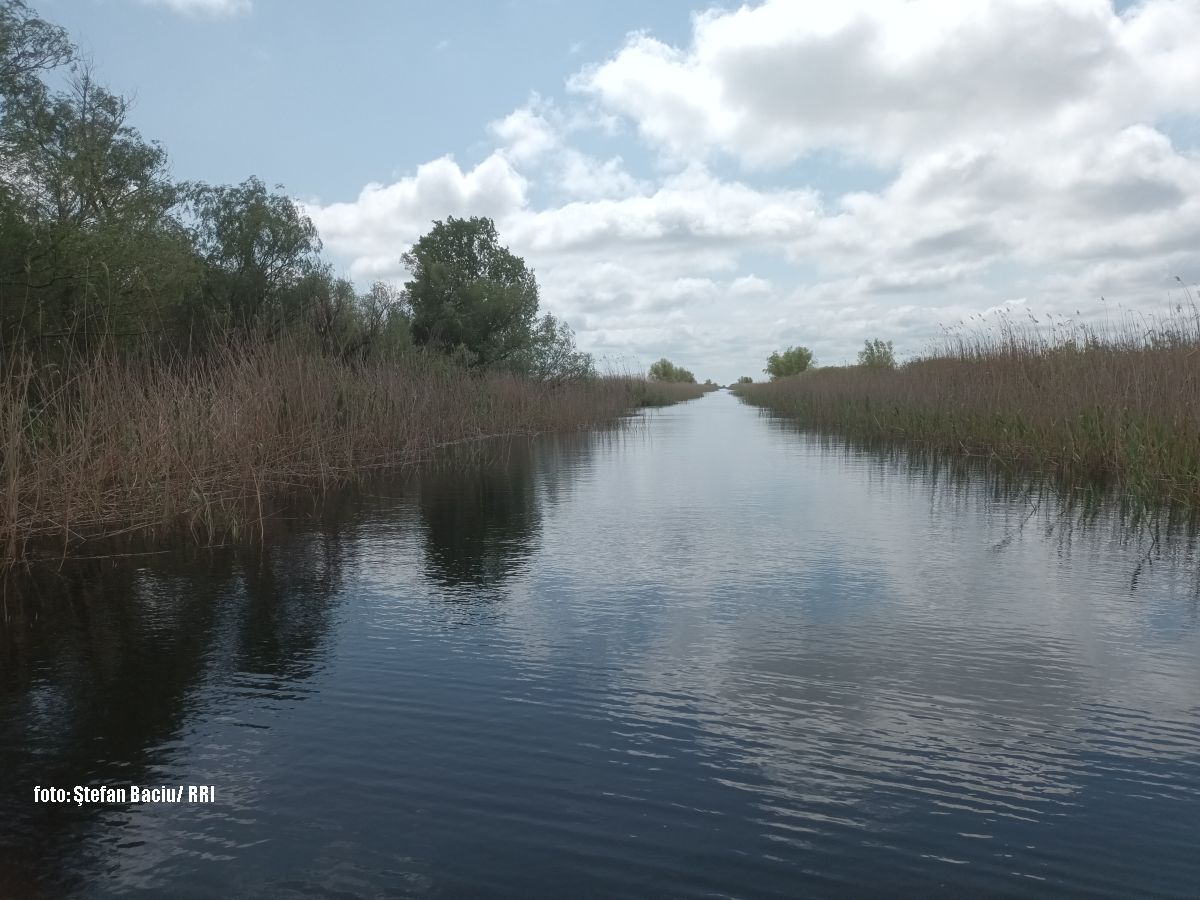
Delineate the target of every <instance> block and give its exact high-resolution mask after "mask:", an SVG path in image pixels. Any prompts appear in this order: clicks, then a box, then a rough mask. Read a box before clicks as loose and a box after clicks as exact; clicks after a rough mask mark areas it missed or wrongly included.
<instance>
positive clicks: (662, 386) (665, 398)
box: [631, 378, 718, 406]
mask: <svg viewBox="0 0 1200 900" xmlns="http://www.w3.org/2000/svg"><path fill="white" fill-rule="evenodd" d="M631 383H632V384H633V385H634V395H635V398H636V402H637V405H638V406H670V405H671V404H673V403H683V402H685V401H688V400H697V399H699V398H700V397H703V396H704V395H705V394H707V393H708V392H709V391H715V390H717V389H718V388H717V386H716V385H715V384H695V383H693V382H684V381H659V380H658V379H655V378H637V379H633V380H632V382H631Z"/></svg>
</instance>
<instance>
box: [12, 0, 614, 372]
mask: <svg viewBox="0 0 1200 900" xmlns="http://www.w3.org/2000/svg"><path fill="white" fill-rule="evenodd" d="M51 82H53V83H54V84H55V85H63V86H62V87H53V86H51ZM402 249H403V248H397V250H398V257H400V258H401V259H402V261H403V263H404V264H405V265H406V266H407V268H408V271H409V274H410V280H409V281H408V282H407V283H406V284H405V286H404V288H403V289H400V288H397V287H396V286H393V285H391V284H388V283H384V282H378V283H376V284H374V285H372V286H371V287H370V288H368V289H366V290H359V289H357V288H356V287H355V285H354V284H353V283H351V282H350V281H349V280H348V279H345V278H342V277H339V276H338V275H336V274H335V272H334V270H333V268H332V266H331V265H329V264H328V263H327V262H325V261H323V260H322V258H321V250H322V246H321V240H320V236H319V235H318V233H317V229H316V227H315V226H314V224H313V222H312V221H311V220H310V219H309V218H308V217H307V216H305V215H304V213H303V211H302V210H301V208H300V207H299V206H298V205H297V204H296V203H295V202H294V201H293V200H292V199H291V198H290V197H289V196H287V195H286V193H284V191H283V189H282V187H279V186H277V187H275V188H269V187H268V186H267V184H266V183H264V182H263V181H262V180H261V179H259V178H257V177H250V178H248V179H247V180H246V181H244V182H242V183H241V184H237V185H210V184H204V183H199V182H186V181H176V180H174V179H173V178H172V177H171V172H170V167H169V161H168V157H167V153H166V150H165V149H164V148H163V147H162V146H161V144H159V143H158V142H156V141H153V140H148V139H146V138H145V137H143V136H142V134H141V133H140V132H139V131H138V130H137V129H136V128H135V127H133V125H132V124H130V121H129V102H128V101H127V100H126V99H125V98H123V97H120V96H118V95H116V94H113V93H111V92H110V91H108V90H107V89H106V88H105V87H104V86H103V85H102V84H100V83H99V81H98V80H97V77H96V74H95V71H94V70H93V68H92V66H91V65H90V64H89V63H87V62H85V61H83V60H82V59H81V58H80V56H79V54H78V52H77V49H76V47H75V46H74V45H73V44H72V42H71V41H70V39H69V37H68V35H67V34H66V32H65V31H64V30H63V29H62V28H60V27H58V26H56V25H54V24H52V23H50V22H47V21H45V20H44V19H42V18H40V17H39V16H38V15H37V13H36V12H35V11H34V10H33V9H31V8H30V7H29V6H28V5H27V4H26V3H25V2H23V0H0V352H5V353H8V352H12V351H16V350H24V351H29V352H33V353H37V354H41V355H45V356H50V357H56V356H57V357H63V356H70V355H72V354H93V353H95V352H98V351H101V350H111V349H117V350H133V349H137V350H142V349H146V348H151V349H160V350H167V351H170V352H171V353H172V354H195V353H203V352H205V350H207V349H209V348H210V347H211V346H212V345H213V344H214V343H228V342H230V341H236V340H240V339H245V338H251V337H252V338H254V339H258V340H277V339H280V338H282V337H284V336H288V337H291V338H293V339H296V340H299V341H302V342H304V343H306V344H308V345H310V346H311V348H312V349H313V351H314V352H322V353H327V354H333V355H337V356H339V357H341V358H343V359H347V360H363V359H366V358H367V357H369V356H370V355H372V354H395V353H404V352H409V351H411V350H412V349H413V348H414V347H425V348H428V349H430V350H436V351H441V352H443V353H445V354H447V355H449V356H451V357H452V358H454V359H456V360H457V361H459V362H461V363H462V364H463V365H465V366H469V367H473V368H482V367H486V368H489V369H496V368H503V369H505V370H511V371H514V372H518V373H520V374H525V375H528V376H531V377H535V378H542V379H545V378H561V377H574V376H580V375H590V374H593V373H594V366H593V363H592V359H591V357H590V356H589V355H588V354H585V353H580V352H579V351H578V350H577V349H576V347H575V340H574V334H573V332H572V331H571V329H570V328H569V327H568V326H567V324H566V323H565V322H563V321H560V320H558V319H556V318H555V317H554V316H552V315H550V314H544V315H539V310H538V303H539V297H538V289H537V282H536V280H535V278H534V274H533V272H532V270H530V269H529V268H528V267H527V266H526V265H525V263H524V261H523V260H522V259H520V257H518V256H516V255H515V254H513V253H511V252H510V251H509V250H508V249H507V248H505V247H503V246H501V244H500V242H499V238H498V235H497V233H496V228H495V225H494V223H492V222H491V221H490V220H489V219H483V218H470V219H455V218H453V217H450V218H447V219H446V220H445V221H440V222H435V223H433V225H432V227H431V230H430V231H429V232H428V233H427V234H426V235H425V236H423V237H422V238H421V239H420V240H419V241H417V243H416V244H414V245H413V246H412V247H411V248H409V249H408V250H407V251H406V252H404V253H403V255H402V256H401V254H400V252H399V251H400V250H402Z"/></svg>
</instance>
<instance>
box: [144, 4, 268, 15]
mask: <svg viewBox="0 0 1200 900" xmlns="http://www.w3.org/2000/svg"><path fill="white" fill-rule="evenodd" d="M143 2H145V3H149V4H150V5H152V6H165V7H167V8H169V9H172V10H174V11H175V12H177V13H183V14H184V15H189V16H213V17H222V16H236V15H238V14H240V13H247V12H250V9H251V6H252V4H251V0H143Z"/></svg>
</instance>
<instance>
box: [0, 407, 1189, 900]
mask: <svg viewBox="0 0 1200 900" xmlns="http://www.w3.org/2000/svg"><path fill="white" fill-rule="evenodd" d="M1052 506H1053V504H1052V503H1050V502H1049V501H1048V500H1046V499H1044V498H1043V499H1042V500H1040V501H1039V500H1038V499H1037V496H1036V495H1032V494H1027V493H1022V492H1020V491H1015V492H1014V491H1007V490H1004V489H1001V488H1000V487H999V486H998V485H997V484H995V483H993V482H991V481H989V480H988V479H987V478H986V477H984V476H971V477H965V478H964V477H959V478H951V477H947V475H946V473H945V472H944V470H940V469H938V468H936V467H933V466H931V465H922V464H917V463H914V462H911V461H906V460H904V459H903V458H888V457H886V456H881V455H878V454H872V453H867V452H856V451H854V450H851V449H847V448H845V447H841V446H838V445H836V444H830V443H828V442H822V441H820V440H818V439H815V438H813V437H811V436H806V435H803V434H800V433H797V432H796V431H795V430H794V429H792V428H790V427H788V426H786V425H784V424H781V423H778V422H775V421H773V420H771V419H769V418H766V417H763V416H761V415H760V414H759V413H758V412H757V411H755V410H753V409H750V408H748V407H745V406H742V405H740V404H739V403H738V402H737V401H736V400H735V399H734V398H733V397H731V396H729V395H727V394H718V395H712V396H709V397H706V398H705V399H704V400H702V401H699V402H696V403H691V404H688V405H686V406H683V407H675V408H672V409H669V410H666V411H663V412H660V413H657V414H654V415H653V416H652V417H650V418H649V419H648V420H647V421H646V423H645V424H644V426H640V427H635V428H633V429H631V430H628V431H626V432H623V433H620V434H606V435H593V436H584V437H578V438H570V439H565V438H549V439H542V440H539V441H536V442H534V443H532V444H520V445H518V446H513V447H511V448H510V450H509V452H508V453H507V456H506V457H505V458H504V460H503V462H502V463H500V464H496V465H491V466H487V467H484V468H483V469H476V470H475V471H473V472H472V473H470V474H466V475H464V474H461V473H459V474H456V473H455V472H454V471H453V470H452V469H451V468H448V467H446V466H442V467H440V468H439V469H436V470H431V471H429V472H426V473H423V474H422V475H420V476H419V477H415V478H412V479H409V480H408V481H407V482H406V483H404V484H391V485H387V486H385V487H378V488H373V489H372V490H371V492H370V494H369V495H367V496H361V497H358V498H357V499H355V500H353V502H344V503H341V504H340V505H333V506H331V508H330V509H328V510H326V512H325V513H324V514H323V515H322V518H321V520H320V521H318V522H309V523H307V524H302V523H296V524H293V525H291V526H287V527H283V526H281V527H278V528H276V530H275V532H274V533H273V534H271V535H270V536H269V540H268V543H267V546H266V548H265V549H262V550H221V551H215V552H207V553H196V552H192V553H173V554H163V555H159V556H140V557H129V558H126V559H121V560H117V561H107V562H101V561H90V562H89V561H82V562H80V563H78V564H74V565H71V566H67V567H64V569H63V571H62V573H61V574H60V575H56V576H50V575H42V576H39V577H37V578H35V579H32V580H26V581H22V582H21V584H19V585H13V584H10V585H9V586H8V589H7V594H6V596H5V599H4V603H5V613H6V615H7V622H6V623H5V624H4V625H3V626H0V638H2V640H0V779H2V786H3V793H2V794H0V897H26V896H29V897H60V896H67V897H75V896H78V897H92V896H101V897H107V896H117V895H120V896H134V897H138V896H146V897H164V896H172V897H208V896H220V895H223V896H226V897H231V898H232V897H240V896H245V897H323V898H333V897H338V898H347V897H403V896H433V897H460V896H509V897H568V896H570V897H580V896H629V897H660V896H681V897H682V896H689V897H797V896H904V895H918V894H926V895H928V894H941V895H945V896H950V897H961V896H1014V897H1015V896H1055V897H1059V896H1112V897H1133V896H1137V897H1153V896H1163V897H1196V896H1200V600H1198V596H1200V576H1198V574H1197V567H1198V557H1197V553H1196V551H1195V549H1194V547H1193V545H1192V544H1191V543H1190V541H1189V539H1187V538H1186V537H1171V536H1169V535H1167V534H1165V533H1162V534H1159V535H1158V536H1157V538H1155V537H1153V536H1152V535H1151V534H1149V533H1148V532H1145V531H1144V530H1143V531H1140V532H1130V531H1128V530H1126V529H1124V528H1122V526H1121V525H1120V523H1119V522H1116V521H1114V520H1112V519H1110V518H1108V517H1106V516H1105V515H1103V514H1101V515H1100V516H1098V517H1097V518H1096V519H1095V520H1094V521H1091V522H1088V523H1081V522H1080V521H1078V520H1077V519H1076V518H1072V517H1070V516H1066V515H1063V514H1061V513H1060V512H1059V511H1056V510H1055V509H1053V508H1051V507H1052ZM35 785H41V786H60V787H65V788H67V789H68V790H71V789H72V788H73V787H74V786H75V785H111V786H128V785H139V786H149V787H157V786H164V785H165V786H177V785H185V786H186V785H214V786H215V787H216V791H217V799H216V802H214V803H211V804H204V805H201V804H194V803H186V802H185V803H177V804H162V803H160V804H146V805H133V804H130V803H116V804H110V805H105V804H92V803H88V804H85V805H83V806H77V805H75V804H74V803H71V804H62V805H55V804H46V803H34V802H33V795H34V787H35Z"/></svg>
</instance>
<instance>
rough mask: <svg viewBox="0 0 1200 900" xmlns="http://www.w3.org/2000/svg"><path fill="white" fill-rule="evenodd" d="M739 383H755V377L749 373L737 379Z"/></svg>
mask: <svg viewBox="0 0 1200 900" xmlns="http://www.w3.org/2000/svg"><path fill="white" fill-rule="evenodd" d="M737 383H738V384H754V379H753V378H751V377H750V376H749V375H743V376H741V377H740V378H739V379H738V380H737Z"/></svg>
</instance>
